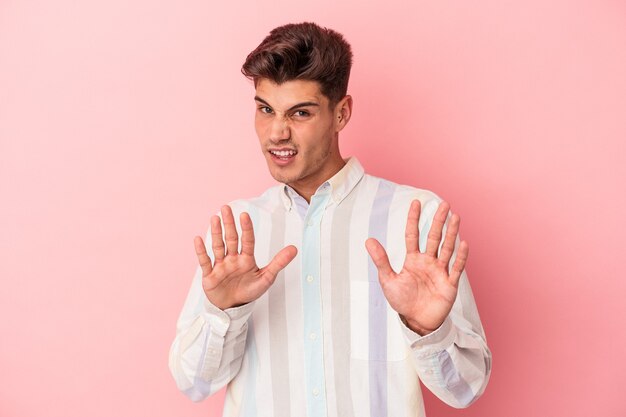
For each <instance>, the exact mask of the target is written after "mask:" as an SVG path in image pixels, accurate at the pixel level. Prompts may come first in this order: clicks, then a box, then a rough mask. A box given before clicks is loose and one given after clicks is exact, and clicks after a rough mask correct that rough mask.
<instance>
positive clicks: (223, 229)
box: [169, 23, 491, 417]
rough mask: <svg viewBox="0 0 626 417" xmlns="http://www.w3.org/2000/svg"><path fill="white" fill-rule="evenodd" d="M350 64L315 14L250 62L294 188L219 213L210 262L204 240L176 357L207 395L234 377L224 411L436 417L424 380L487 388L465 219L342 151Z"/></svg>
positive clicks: (284, 179) (283, 182)
mask: <svg viewBox="0 0 626 417" xmlns="http://www.w3.org/2000/svg"><path fill="white" fill-rule="evenodd" d="M351 64H352V52H351V49H350V46H349V44H348V43H347V42H346V41H345V40H344V39H343V37H342V36H341V35H340V34H338V33H337V32H335V31H332V30H329V29H326V28H320V27H319V26H317V25H315V24H313V23H302V24H289V25H285V26H281V27H278V28H276V29H274V30H272V31H271V32H270V34H269V35H268V36H267V37H266V38H265V39H264V40H263V42H262V43H261V44H260V45H259V46H258V47H257V48H256V49H255V50H254V51H253V52H251V53H250V54H249V55H248V57H247V59H246V62H245V63H244V65H243V68H242V72H243V73H244V74H245V75H246V76H247V77H248V78H250V79H252V80H253V81H254V85H255V89H256V95H255V97H254V100H255V102H256V116H255V127H256V133H257V135H258V137H259V141H260V145H261V150H262V152H263V155H264V157H265V159H266V161H267V165H268V168H269V170H270V173H271V174H272V176H273V177H274V178H275V179H276V180H277V181H278V182H279V183H280V184H279V185H277V186H274V187H272V188H270V189H268V190H267V191H266V192H265V193H263V194H262V195H261V196H259V197H257V198H252V199H247V200H236V201H233V202H231V203H230V204H229V205H225V206H223V207H222V209H221V213H220V215H215V216H213V217H212V218H211V225H210V233H207V236H206V240H207V245H206V247H209V248H210V252H211V254H210V255H209V254H207V251H206V247H205V243H204V242H203V240H202V238H201V237H199V236H196V238H195V242H194V243H195V249H196V253H197V255H198V260H199V264H200V265H199V266H198V269H197V272H196V275H195V277H194V279H193V282H192V285H191V289H190V291H189V295H188V296H187V299H186V301H185V304H184V307H183V310H182V312H181V315H180V317H179V320H178V324H177V334H176V338H175V340H174V342H173V344H172V347H171V350H170V361H169V366H170V369H171V372H172V374H173V376H174V378H175V380H176V383H177V385H178V388H179V389H180V390H182V391H183V392H184V393H185V394H187V395H188V396H189V397H190V398H191V399H192V400H194V401H199V400H202V399H203V398H205V397H206V396H208V395H211V394H212V393H214V392H216V391H217V390H219V389H220V388H222V387H223V386H225V385H226V384H228V388H227V393H226V402H225V407H224V416H309V417H314V416H315V417H317V416H333V417H351V416H357V417H362V416H375V417H379V416H390V417H396V416H423V415H424V407H423V401H422V395H421V391H420V386H419V381H420V380H421V381H422V382H423V383H424V385H426V386H427V387H428V388H429V389H430V390H431V391H432V392H433V393H435V395H437V396H438V397H439V398H441V399H442V400H443V401H445V402H446V403H448V404H450V405H451V406H453V407H466V406H468V405H469V404H471V403H472V402H474V401H475V400H476V399H477V398H478V397H479V396H480V395H481V394H482V392H483V391H484V389H485V386H486V385H487V381H488V379H489V375H490V370H491V353H490V351H489V349H488V347H487V344H486V341H485V334H484V332H483V328H482V325H481V323H480V319H479V316H478V311H477V309H476V304H475V302H474V298H473V296H472V292H471V289H470V285H469V282H468V279H467V275H466V273H465V271H464V266H465V262H466V259H467V254H468V246H467V244H466V243H465V242H460V240H459V237H458V230H459V216H458V215H456V214H450V213H449V206H448V204H447V203H445V202H443V201H441V199H440V198H438V197H437V196H436V195H435V194H434V193H432V192H430V191H427V190H422V189H417V188H413V187H410V186H405V185H398V184H395V183H392V182H390V181H387V180H384V179H381V178H377V177H374V176H371V175H368V174H365V173H364V170H363V168H362V166H361V165H360V163H359V162H358V160H357V159H356V158H355V157H351V158H349V159H346V160H344V159H343V158H342V156H341V154H340V152H339V145H338V138H339V132H340V131H341V130H342V129H343V128H344V127H345V126H346V124H347V123H348V121H349V120H350V116H351V112H352V98H351V97H350V96H349V95H346V92H347V86H348V78H349V75H350V67H351ZM236 219H238V220H239V223H237V222H236ZM261 266H263V267H261Z"/></svg>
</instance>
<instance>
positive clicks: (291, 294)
mask: <svg viewBox="0 0 626 417" xmlns="http://www.w3.org/2000/svg"><path fill="white" fill-rule="evenodd" d="M302 224H303V223H302V218H301V217H300V215H299V214H298V213H297V212H296V209H295V207H293V206H292V209H291V211H290V212H288V213H287V214H286V223H285V229H286V230H285V245H294V246H296V247H297V248H298V251H299V255H298V256H296V258H295V259H294V260H293V261H292V262H290V263H289V265H287V267H286V268H285V308H286V309H287V311H288V312H289V315H288V316H287V337H288V339H289V345H287V349H288V356H287V358H285V360H286V364H285V366H287V363H288V369H289V380H290V381H296V382H295V383H292V384H290V389H289V395H290V396H291V398H290V404H291V411H290V413H289V414H288V415H290V416H305V415H306V398H305V396H306V390H305V389H304V378H305V371H304V361H303V360H302V354H303V353H302V352H304V339H303V338H302V332H303V330H302V323H303V314H304V313H303V311H302V280H301V279H300V277H301V265H300V263H301V260H302V253H301V252H302V251H301V249H302ZM268 415H269V413H268Z"/></svg>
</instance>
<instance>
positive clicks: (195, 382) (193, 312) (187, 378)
mask: <svg viewBox="0 0 626 417" xmlns="http://www.w3.org/2000/svg"><path fill="white" fill-rule="evenodd" d="M206 239H207V240H206V246H207V248H211V241H210V239H211V234H210V231H209V233H207V237H206ZM209 256H211V258H212V259H214V258H213V254H212V253H209ZM252 307H253V303H249V304H246V305H243V306H240V307H236V308H230V309H226V310H224V311H222V310H220V309H219V308H217V307H216V306H214V305H213V304H212V303H211V302H210V301H209V300H208V299H207V298H206V295H205V294H204V290H203V289H202V269H201V268H200V266H198V267H197V269H196V273H195V275H194V277H193V281H192V284H191V288H190V290H189V293H188V295H187V298H186V300H185V303H184V306H183V309H182V311H181V313H180V316H179V318H178V321H177V324H176V337H175V339H174V341H173V343H172V345H171V348H170V352H169V368H170V372H171V373H172V376H173V377H174V379H175V381H176V385H177V386H178V389H179V390H181V391H182V392H183V393H184V394H185V395H187V396H188V397H189V398H190V399H191V400H193V401H201V400H203V399H204V398H206V397H207V396H209V395H211V394H213V393H214V392H216V391H218V390H219V389H220V388H222V387H223V386H224V385H226V384H227V383H228V382H230V380H232V379H233V378H234V377H235V375H237V373H238V372H239V369H240V367H241V362H242V359H243V353H244V349H245V343H246V333H247V329H248V326H247V320H248V318H249V316H250V314H251V313H252Z"/></svg>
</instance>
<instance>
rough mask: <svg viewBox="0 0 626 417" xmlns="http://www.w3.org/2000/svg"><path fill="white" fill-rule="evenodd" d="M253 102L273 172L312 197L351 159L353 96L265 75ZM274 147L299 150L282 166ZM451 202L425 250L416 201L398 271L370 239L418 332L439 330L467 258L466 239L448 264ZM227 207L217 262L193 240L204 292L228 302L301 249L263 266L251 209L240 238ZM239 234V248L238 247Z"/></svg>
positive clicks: (453, 223) (453, 222)
mask: <svg viewBox="0 0 626 417" xmlns="http://www.w3.org/2000/svg"><path fill="white" fill-rule="evenodd" d="M255 104H256V112H255V130H256V133H257V136H258V138H259V144H260V146H261V151H262V152H263V155H264V156H265V158H266V162H267V164H268V169H269V171H270V174H271V175H272V176H273V177H274V178H275V179H276V180H277V181H279V182H282V183H286V184H288V185H290V186H291V187H292V188H293V189H294V190H296V192H298V194H300V195H301V196H302V197H304V198H305V199H306V200H307V202H310V199H311V196H312V195H313V194H314V193H315V191H316V190H317V188H318V187H319V186H320V185H321V184H323V183H324V182H325V181H326V180H328V179H329V178H331V177H332V176H333V175H335V174H336V173H337V172H338V171H339V170H341V168H343V166H344V165H345V161H344V160H343V158H342V157H341V154H340V152H339V132H340V131H341V130H342V129H343V128H344V127H345V126H346V124H347V123H348V121H349V120H350V116H351V114H352V97H351V96H349V95H347V96H345V97H344V98H342V99H341V100H340V101H339V102H337V103H336V104H334V105H330V102H329V99H328V98H327V97H326V96H324V95H323V94H322V93H321V91H320V88H319V84H318V83H317V82H315V81H309V80H292V81H287V82H284V83H282V84H276V83H274V82H272V81H270V80H267V79H261V80H259V81H258V82H257V85H256V95H255ZM272 148H274V149H275V148H289V149H294V150H296V151H297V154H296V155H295V156H294V159H293V160H292V162H291V163H290V164H289V165H287V166H280V165H278V164H277V163H275V162H274V160H273V159H272V156H271V154H270V153H269V149H272ZM449 210H450V208H449V205H448V203H446V202H442V203H441V204H440V205H439V207H438V209H437V212H436V213H435V217H434V219H433V223H432V226H431V228H430V231H429V234H428V240H427V245H426V250H425V252H420V251H419V248H418V242H419V229H418V223H419V216H420V211H421V207H420V202H419V200H414V201H413V202H412V203H411V207H410V209H409V214H408V217H407V223H406V231H405V241H406V248H407V255H406V260H405V263H404V266H403V267H402V270H401V271H400V272H398V273H396V272H395V271H393V269H392V268H391V265H390V263H389V258H388V256H387V253H386V251H385V249H384V247H383V246H382V245H381V244H380V242H378V241H377V240H376V239H373V238H369V239H367V240H366V242H365V247H366V249H367V251H368V253H369V255H370V257H371V258H372V260H373V262H374V264H375V265H376V267H377V268H378V277H379V280H380V284H381V287H382V290H383V293H384V295H385V297H386V298H387V301H388V302H389V305H390V306H391V307H392V308H393V309H394V310H395V311H396V312H398V313H399V314H400V316H401V317H402V318H403V320H404V321H405V323H406V324H407V326H408V327H409V328H411V329H412V330H413V331H415V332H416V333H418V334H420V335H426V334H428V333H431V332H432V331H434V330H436V329H437V328H438V327H439V326H441V324H442V323H443V321H444V320H445V318H446V317H447V316H448V314H449V313H450V310H451V309H452V305H453V304H454V300H455V298H456V294H457V291H458V284H459V279H460V276H461V272H462V271H463V268H464V267H465V263H466V260H467V254H468V246H467V243H466V242H461V244H460V245H459V248H458V251H457V256H456V259H455V262H454V264H453V265H452V268H451V269H450V270H448V269H449V262H450V258H451V256H452V253H453V251H454V243H455V240H456V237H457V234H458V230H459V223H460V218H459V216H458V215H456V214H453V215H451V216H450V222H449V225H448V228H447V232H446V236H445V237H442V230H443V226H444V223H445V220H446V218H447V216H448V213H449ZM221 215H222V220H220V218H219V216H212V217H211V237H212V248H213V252H214V254H215V262H214V263H212V262H211V259H210V258H209V256H208V254H207V251H206V248H205V245H204V242H203V240H202V238H201V237H200V236H195V238H194V246H195V250H196V255H197V256H198V262H199V263H200V266H201V268H202V286H203V289H204V292H205V294H206V296H207V298H208V299H209V301H211V303H212V304H214V305H215V306H217V307H218V308H220V309H222V310H225V309H227V308H231V307H237V306H240V305H243V304H247V303H249V302H252V301H254V300H256V299H257V298H259V297H260V296H261V295H263V294H264V293H265V292H266V291H267V290H268V289H269V287H270V286H271V285H272V284H273V283H274V281H275V279H276V276H277V275H278V273H279V272H280V271H281V270H282V269H283V268H285V267H286V266H287V265H288V264H289V263H290V262H291V261H292V260H293V259H294V258H295V257H296V255H297V249H296V247H295V246H293V245H289V246H286V247H284V248H283V249H281V250H280V251H279V252H278V253H277V254H276V255H275V256H274V258H273V259H272V260H271V261H270V263H269V264H268V265H266V266H265V267H263V268H259V266H258V265H257V263H256V261H255V259H254V230H253V227H252V221H251V220H250V216H249V215H248V213H246V212H243V213H241V215H240V218H239V220H240V223H241V231H242V232H241V238H240V237H239V236H238V234H237V229H236V226H235V219H234V216H233V213H232V210H231V208H230V207H229V206H228V205H225V206H223V207H222V208H221ZM222 222H223V227H224V239H222ZM442 238H443V244H442V247H441V250H440V251H439V253H438V248H439V244H440V243H441V240H442ZM239 239H241V251H238V243H239Z"/></svg>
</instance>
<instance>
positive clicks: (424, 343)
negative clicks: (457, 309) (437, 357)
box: [398, 315, 456, 356]
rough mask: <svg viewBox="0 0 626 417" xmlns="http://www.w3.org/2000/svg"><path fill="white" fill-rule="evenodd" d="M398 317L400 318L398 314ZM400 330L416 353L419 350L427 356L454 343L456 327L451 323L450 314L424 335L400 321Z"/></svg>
mask: <svg viewBox="0 0 626 417" xmlns="http://www.w3.org/2000/svg"><path fill="white" fill-rule="evenodd" d="M398 319H400V317H399V316H398ZM400 322H401V323H402V320H400ZM402 331H403V333H404V338H405V339H406V341H407V343H408V344H409V346H410V347H411V349H413V350H414V351H416V353H417V352H420V356H428V355H431V354H433V353H434V352H440V351H442V350H444V349H446V348H448V347H449V346H451V345H452V343H454V339H455V337H456V327H455V326H454V323H452V319H451V318H450V315H448V316H447V317H446V319H445V320H444V321H443V323H441V326H439V327H438V328H437V329H435V331H433V332H432V333H429V334H427V335H426V336H420V335H419V334H417V333H415V332H414V331H413V330H411V329H409V328H408V327H407V326H406V325H405V324H404V323H402ZM421 352H424V355H422V354H421Z"/></svg>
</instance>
